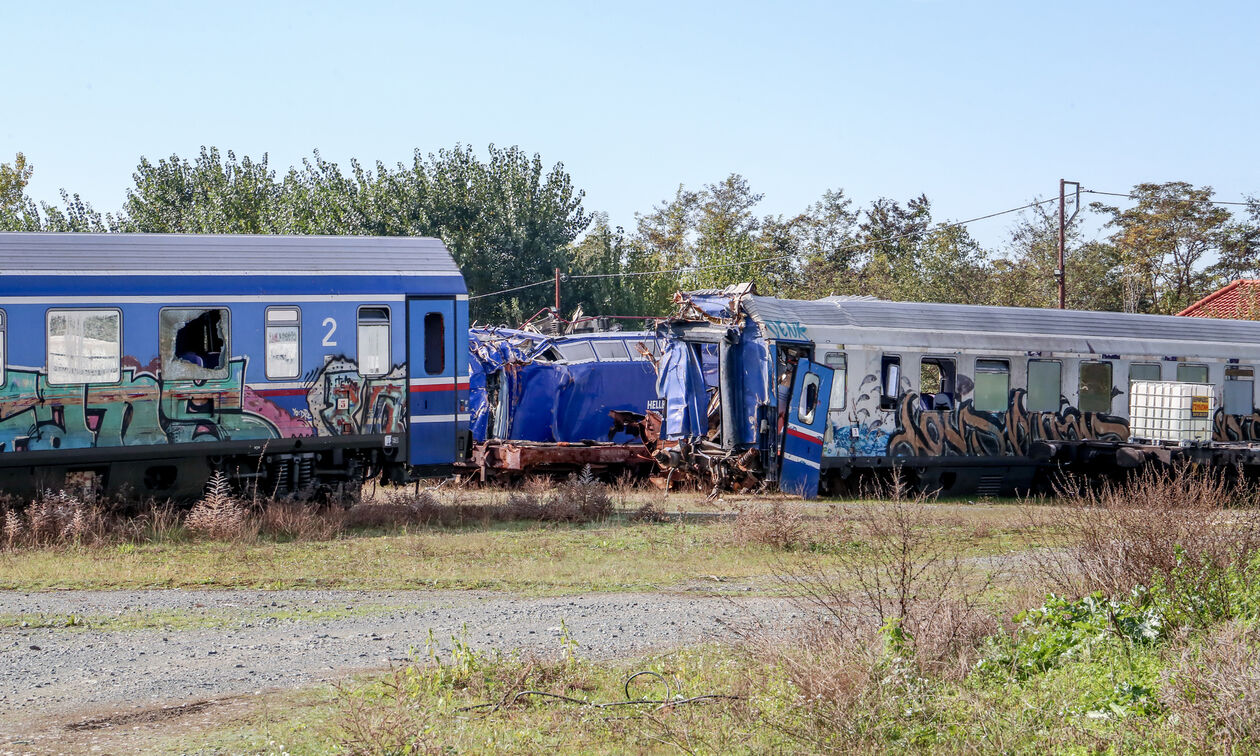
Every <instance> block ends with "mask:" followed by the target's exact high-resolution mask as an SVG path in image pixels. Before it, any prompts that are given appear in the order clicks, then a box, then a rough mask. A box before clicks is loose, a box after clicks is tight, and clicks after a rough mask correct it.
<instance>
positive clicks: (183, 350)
mask: <svg viewBox="0 0 1260 756" xmlns="http://www.w3.org/2000/svg"><path fill="white" fill-rule="evenodd" d="M229 333H230V329H229V328H228V310H227V308H226V307H196V308H193V307H188V308H184V307H164V308H162V312H161V314H160V315H159V318H158V348H159V349H160V350H161V355H162V377H163V378H166V379H167V380H177V381H178V380H186V381H204V380H222V379H224V378H227V377H228V334H229Z"/></svg>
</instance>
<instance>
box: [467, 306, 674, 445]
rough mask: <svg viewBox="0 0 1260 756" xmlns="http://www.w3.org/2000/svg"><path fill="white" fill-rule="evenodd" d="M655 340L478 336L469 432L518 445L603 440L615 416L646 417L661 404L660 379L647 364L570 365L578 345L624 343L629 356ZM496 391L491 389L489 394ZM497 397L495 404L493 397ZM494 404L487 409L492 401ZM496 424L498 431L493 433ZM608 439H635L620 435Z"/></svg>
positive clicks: (503, 332) (642, 336) (499, 332)
mask: <svg viewBox="0 0 1260 756" xmlns="http://www.w3.org/2000/svg"><path fill="white" fill-rule="evenodd" d="M652 340H653V337H652V336H651V334H647V333H639V332H624V333H623V332H608V333H595V334H573V335H568V336H559V337H550V336H545V335H543V334H540V333H535V332H531V331H515V330H511V329H474V330H473V333H472V334H471V336H470V339H469V353H470V354H471V356H472V364H473V367H472V372H471V377H470V379H469V383H470V404H471V409H470V414H471V420H470V427H471V429H472V431H473V438H474V439H475V440H477V441H485V440H486V439H487V438H500V439H508V440H514V441H540V442H569V443H577V442H581V441H587V440H593V441H605V440H609V438H608V434H609V431H611V430H612V426H613V422H612V419H611V417H610V415H609V413H610V412H612V411H614V410H627V411H631V412H638V413H644V412H646V411H647V405H648V402H650V401H652V400H653V399H655V398H656V375H655V371H654V370H653V368H652V365H651V363H649V362H647V361H646V360H637V359H636V360H631V359H616V360H609V359H604V358H600V357H597V356H596V354H595V352H594V349H593V347H592V349H591V351H590V352H589V354H590V358H589V359H585V360H580V361H570V360H568V359H565V357H564V353H565V352H569V353H570V354H572V353H573V349H574V348H579V347H580V346H581V345H586V344H590V345H593V344H597V343H599V342H617V343H619V344H624V345H625V348H626V349H627V352H626V354H627V356H628V355H629V354H630V353H631V352H630V351H629V350H634V349H635V347H636V345H637V344H639V343H650V342H651V341H652ZM492 385H493V388H492ZM492 394H493V397H492ZM492 398H493V399H495V400H496V401H497V404H496V405H495V406H493V407H492V406H490V401H491V399H492ZM492 421H493V422H494V426H495V427H490V423H491V422H492ZM611 440H613V441H616V442H623V443H624V442H627V441H631V440H633V439H632V437H631V436H629V435H628V434H624V433H622V434H618V435H616V436H614V437H613V438H612V439H611Z"/></svg>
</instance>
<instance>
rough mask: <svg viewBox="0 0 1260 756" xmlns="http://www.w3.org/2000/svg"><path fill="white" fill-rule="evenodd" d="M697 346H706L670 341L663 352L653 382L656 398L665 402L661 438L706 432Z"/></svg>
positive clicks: (706, 403)
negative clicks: (654, 381) (654, 383)
mask: <svg viewBox="0 0 1260 756" xmlns="http://www.w3.org/2000/svg"><path fill="white" fill-rule="evenodd" d="M697 346H705V345H693V344H688V343H686V342H684V341H681V340H679V339H670V340H669V341H667V342H666V343H665V346H664V348H663V350H662V353H661V362H660V365H659V366H658V369H657V379H656V395H657V396H659V397H660V398H662V399H664V400H665V418H664V421H665V422H664V424H663V426H662V429H661V437H662V438H665V439H669V440H677V439H683V438H696V437H698V436H703V435H704V434H705V433H707V432H708V431H709V415H708V406H709V400H708V393H707V392H706V388H707V383H706V381H705V377H704V370H703V367H702V365H701V358H700V355H698V354H697V350H696V349H695V348H694V347H697Z"/></svg>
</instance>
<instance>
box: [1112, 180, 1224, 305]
mask: <svg viewBox="0 0 1260 756" xmlns="http://www.w3.org/2000/svg"><path fill="white" fill-rule="evenodd" d="M1213 194H1214V193H1213V191H1212V187H1210V186H1204V187H1194V186H1192V185H1190V184H1188V183H1186V182H1184V181H1170V182H1168V183H1164V184H1138V185H1136V186H1134V187H1133V191H1132V192H1131V195H1132V196H1133V198H1134V199H1135V200H1136V202H1137V204H1135V205H1134V206H1133V207H1130V208H1128V209H1124V210H1121V209H1120V208H1118V207H1115V206H1110V205H1104V204H1101V203H1095V204H1093V205H1091V207H1092V208H1093V209H1095V210H1097V211H1099V212H1103V213H1106V214H1108V215H1110V216H1111V217H1110V220H1109V221H1108V222H1107V225H1108V227H1110V228H1114V229H1115V231H1114V233H1113V234H1112V235H1111V243H1112V244H1113V245H1114V246H1115V248H1116V252H1117V257H1118V261H1119V265H1120V280H1121V284H1122V287H1123V298H1124V301H1123V305H1124V309H1125V311H1126V312H1156V313H1164V314H1171V313H1175V312H1177V311H1179V310H1181V309H1183V308H1184V307H1186V306H1187V305H1189V304H1190V303H1192V302H1194V301H1195V300H1196V299H1198V298H1199V297H1200V296H1201V295H1202V294H1203V293H1205V292H1206V291H1207V290H1209V289H1210V288H1211V284H1212V280H1211V277H1210V276H1209V275H1207V274H1206V272H1205V270H1204V266H1203V265H1202V262H1203V261H1204V260H1205V258H1207V257H1209V256H1210V255H1212V254H1214V253H1218V252H1219V251H1220V250H1221V249H1222V247H1223V245H1224V242H1225V237H1226V229H1227V226H1228V224H1229V223H1230V221H1231V219H1232V216H1231V215H1230V213H1229V211H1228V210H1226V209H1224V208H1222V207H1220V206H1218V205H1214V204H1212V202H1211V200H1212V197H1213Z"/></svg>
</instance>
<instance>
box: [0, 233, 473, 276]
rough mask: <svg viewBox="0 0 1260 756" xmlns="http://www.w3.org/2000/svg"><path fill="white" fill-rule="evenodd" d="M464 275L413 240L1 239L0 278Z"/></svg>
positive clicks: (438, 248)
mask: <svg viewBox="0 0 1260 756" xmlns="http://www.w3.org/2000/svg"><path fill="white" fill-rule="evenodd" d="M241 273H244V274H253V275H289V276H292V275H300V276H309V275H321V274H322V275H362V274H371V275H378V276H379V275H427V276H459V275H460V272H459V266H458V265H456V264H455V259H454V258H453V257H452V256H451V253H450V252H449V251H448V250H447V248H446V245H445V244H443V243H442V241H441V240H440V239H432V238H427V237H414V236H281V235H269V236H268V235H252V234H87V233H52V232H37V233H0V275H10V276H12V275H22V274H29V275H39V276H46V275H120V274H123V275H200V276H204V275H236V274H241Z"/></svg>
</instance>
